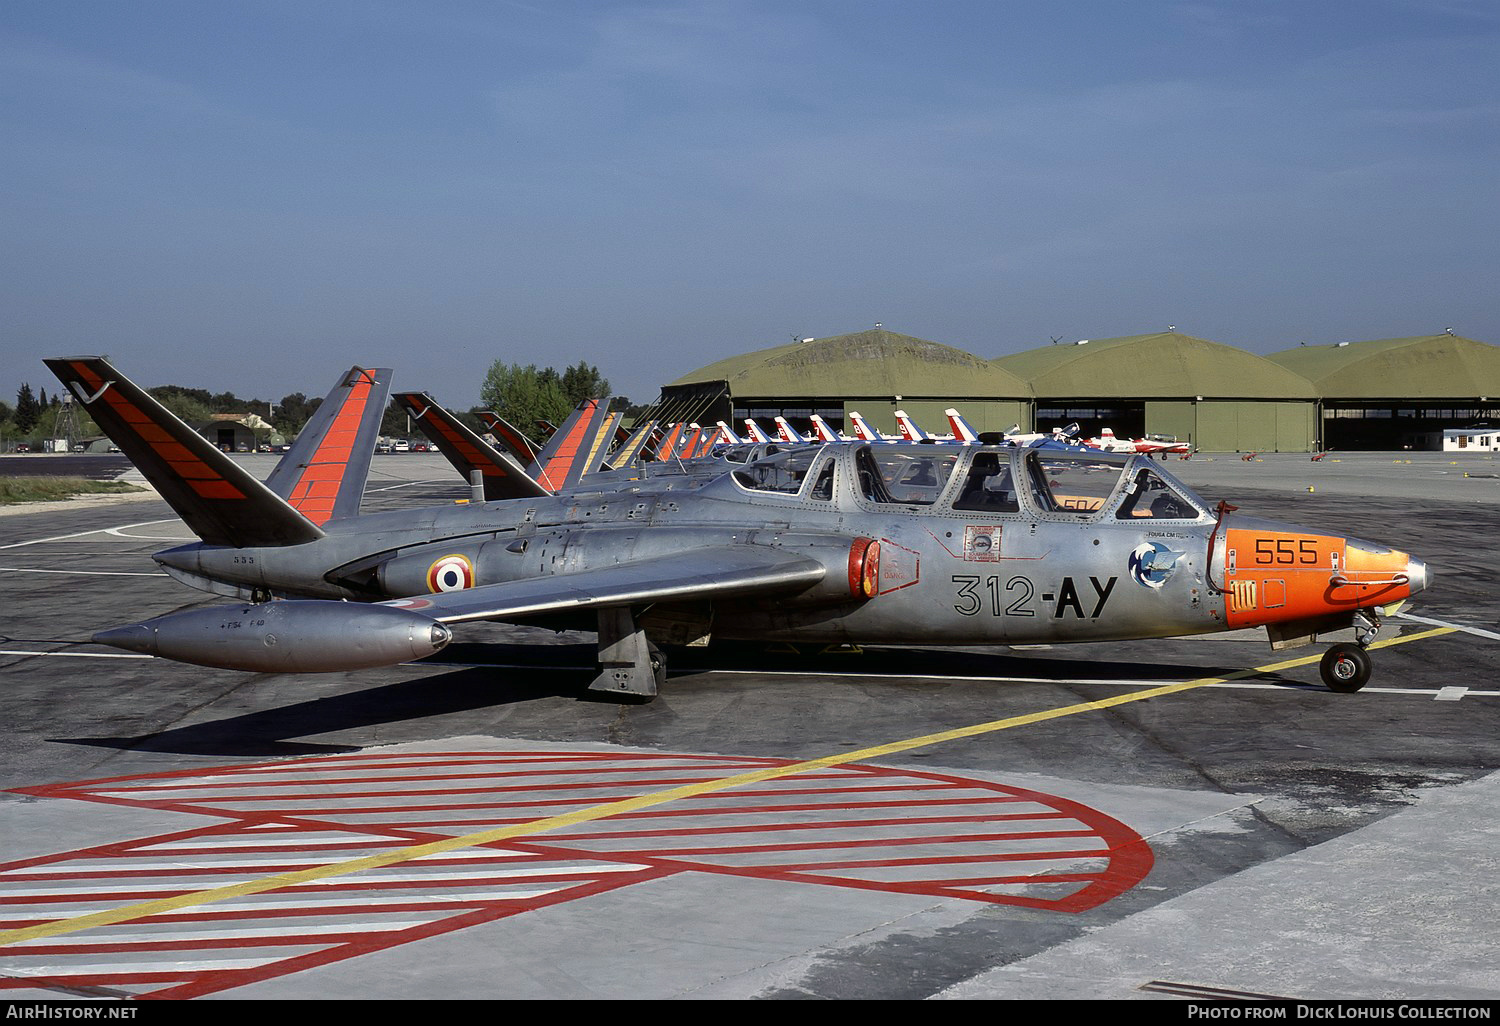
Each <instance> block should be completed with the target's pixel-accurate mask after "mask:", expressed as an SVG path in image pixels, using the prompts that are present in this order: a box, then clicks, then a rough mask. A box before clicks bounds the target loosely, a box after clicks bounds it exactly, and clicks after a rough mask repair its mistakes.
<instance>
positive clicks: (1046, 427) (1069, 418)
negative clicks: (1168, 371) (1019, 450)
mask: <svg viewBox="0 0 1500 1026" xmlns="http://www.w3.org/2000/svg"><path fill="white" fill-rule="evenodd" d="M1075 422H1076V423H1077V424H1078V433H1079V435H1080V436H1082V437H1083V438H1097V437H1098V436H1099V435H1100V434H1102V433H1103V431H1104V429H1105V428H1110V429H1112V430H1113V431H1114V433H1115V436H1116V437H1117V438H1140V437H1141V436H1142V435H1144V434H1145V433H1146V404H1145V403H1144V402H1134V401H1125V400H1120V399H1111V400H1110V401H1109V402H1107V403H1103V402H1098V401H1095V400H1089V399H1080V400H1077V401H1074V402H1066V403H1064V402H1058V401H1056V400H1050V401H1049V400H1040V401H1039V402H1038V404H1037V411H1036V429H1037V430H1038V431H1051V430H1052V429H1053V428H1059V427H1066V426H1067V425H1069V424H1072V423H1075Z"/></svg>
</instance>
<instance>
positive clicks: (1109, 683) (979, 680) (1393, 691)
mask: <svg viewBox="0 0 1500 1026" xmlns="http://www.w3.org/2000/svg"><path fill="white" fill-rule="evenodd" d="M1442 626H1445V627H1446V626H1448V625H1447V624H1443V625H1442ZM401 665H402V666H414V667H431V668H433V669H435V670H436V669H454V670H466V669H496V670H537V671H550V672H559V671H567V672H573V673H578V672H581V671H583V670H587V669H590V667H587V666H536V665H531V664H526V663H469V662H464V663H453V662H442V661H438V660H434V661H432V662H411V663H402V664H401ZM700 674H740V675H744V676H757V677H810V678H814V679H833V678H839V677H849V678H856V679H858V678H873V679H876V680H883V681H890V682H892V683H894V682H897V681H909V682H912V683H921V682H922V681H931V682H933V683H939V684H944V683H954V682H957V683H975V684H1068V685H1072V684H1077V685H1080V686H1087V687H1118V688H1159V687H1170V686H1171V685H1173V684H1180V683H1181V681H1175V680H1094V679H1088V678H1069V677H985V676H958V675H954V674H927V673H924V674H890V673H881V672H880V671H878V670H868V671H865V672H863V673H861V672H856V671H842V670H840V671H833V672H826V673H825V672H822V671H818V670H728V669H715V668H713V667H708V668H705V669H702V670H687V671H683V672H682V673H681V676H685V677H693V676H698V675H700ZM1205 686H1206V687H1209V688H1216V689H1221V690H1223V689H1230V688H1235V689H1240V690H1245V691H1254V690H1266V691H1285V690H1287V689H1288V688H1289V687H1290V688H1293V689H1300V690H1306V691H1322V690H1324V688H1323V686H1322V685H1321V684H1311V683H1308V684H1299V682H1296V681H1288V682H1287V683H1284V684H1266V683H1257V682H1255V681H1248V680H1221V681H1218V682H1216V683H1214V684H1208V685H1205ZM1359 693H1360V694H1362V695H1420V696H1423V697H1427V696H1434V695H1436V694H1437V692H1435V691H1431V690H1427V689H1425V688H1424V689H1415V688H1372V687H1364V688H1360V692H1359ZM1466 696H1467V697H1473V698H1500V691H1468V692H1466Z"/></svg>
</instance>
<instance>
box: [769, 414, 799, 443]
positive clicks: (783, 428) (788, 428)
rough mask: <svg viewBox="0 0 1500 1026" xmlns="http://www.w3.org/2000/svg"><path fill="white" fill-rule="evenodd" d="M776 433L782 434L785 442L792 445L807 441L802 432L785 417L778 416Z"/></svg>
mask: <svg viewBox="0 0 1500 1026" xmlns="http://www.w3.org/2000/svg"><path fill="white" fill-rule="evenodd" d="M776 433H777V434H778V435H779V436H781V440H782V441H783V442H786V443H788V444H790V445H796V444H799V443H802V442H806V441H807V439H806V438H805V437H804V436H803V434H802V432H800V431H798V430H797V429H796V428H794V427H792V425H791V424H790V423H788V422H787V419H786V418H785V417H777V418H776Z"/></svg>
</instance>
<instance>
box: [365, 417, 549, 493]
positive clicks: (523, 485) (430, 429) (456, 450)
mask: <svg viewBox="0 0 1500 1026" xmlns="http://www.w3.org/2000/svg"><path fill="white" fill-rule="evenodd" d="M394 398H395V400H396V402H397V403H398V404H399V405H400V406H401V408H402V409H404V410H406V411H407V412H408V413H410V414H411V416H412V419H413V420H415V421H416V422H417V427H419V428H421V429H422V433H423V434H424V435H426V436H427V437H428V438H429V439H431V440H432V442H433V443H434V444H436V445H437V447H438V451H439V452H441V453H442V454H443V455H444V456H446V457H447V458H448V462H449V463H451V464H453V466H454V467H455V468H456V469H457V470H458V472H459V473H460V474H462V475H463V476H464V480H468V479H469V474H470V473H471V472H472V471H475V470H477V471H479V472H480V474H482V475H483V478H484V497H485V499H486V500H488V501H490V502H494V501H496V500H498V499H519V498H526V497H535V496H538V495H546V494H548V492H547V489H545V488H543V487H542V486H541V485H539V484H537V483H536V481H535V480H533V479H532V478H531V477H529V476H528V475H527V473H526V471H525V470H523V469H521V465H520V464H519V463H517V462H516V461H515V460H514V459H512V458H511V457H510V456H509V455H508V454H507V453H503V452H497V451H496V450H494V449H492V448H490V447H489V446H488V445H485V444H484V439H482V438H480V437H479V436H478V435H476V434H475V433H474V432H473V431H472V430H470V429H469V426H468V425H467V424H465V423H464V422H463V421H461V420H459V419H458V418H457V417H455V416H454V415H453V414H452V413H450V412H448V411H447V410H445V409H443V407H441V406H439V405H438V404H437V403H436V402H434V401H433V399H432V397H431V396H429V395H428V394H427V393H426V392H397V393H396V395H395V397H394Z"/></svg>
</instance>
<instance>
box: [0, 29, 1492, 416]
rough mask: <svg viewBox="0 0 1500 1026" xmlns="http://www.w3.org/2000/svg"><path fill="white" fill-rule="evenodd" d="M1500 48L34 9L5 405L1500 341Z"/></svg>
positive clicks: (13, 74) (1302, 39)
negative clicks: (825, 349)
mask: <svg viewBox="0 0 1500 1026" xmlns="http://www.w3.org/2000/svg"><path fill="white" fill-rule="evenodd" d="M1497 54H1500V4H1495V3H1492V2H1479V0H1473V2H1470V0H1424V2H1398V0H1364V2H1343V0H1305V2H1304V0H1295V2H1292V0H1287V2H1283V0H1231V2H1215V0H1199V2H1168V0H1157V2H1153V0H1136V2H1125V0H1076V2H1068V0H1058V2H1051V3H1040V2H1035V0H1033V2H1028V3H1011V2H1006V0H991V2H944V0H925V2H921V3H917V2H895V0H858V2H856V0H796V2H781V0H746V2H704V3H697V2H685V3H650V2H641V3H616V2H606V0H599V2H594V3H585V2H566V0H563V2H558V0H527V2H509V3H508V2H503V0H485V2H479V0H474V2H465V0H362V2H353V0H317V2H314V3H305V2H278V0H260V2H254V3H251V2H235V0H213V2H204V0H187V2H168V0H129V2H119V0H97V2H95V0H0V140H3V141H0V182H3V185H4V188H3V189H0V239H3V245H0V290H3V299H0V398H3V399H4V400H5V401H8V402H11V401H13V400H14V396H15V392H16V389H17V388H18V387H19V386H20V383H21V382H22V381H30V382H32V384H33V386H34V387H38V386H40V387H46V388H48V390H49V392H50V391H53V390H54V389H55V387H56V383H55V382H54V381H53V380H52V379H51V377H50V375H49V374H48V373H47V371H46V369H45V368H44V367H42V366H41V364H40V362H39V361H40V359H41V358H42V357H44V356H56V355H76V354H80V353H96V352H102V353H106V354H108V355H109V356H110V357H111V358H112V359H113V360H114V361H115V362H116V364H117V365H118V366H119V367H120V368H121V369H122V370H124V371H125V372H126V373H128V374H130V375H131V376H132V377H134V378H136V379H137V380H138V381H140V382H142V383H143V384H146V385H155V384H164V383H175V384H182V385H188V386H193V387H203V388H209V389H211V390H213V391H222V390H226V389H227V390H232V391H235V392H238V393H239V394H241V395H245V396H250V395H258V396H261V397H263V398H268V399H279V398H280V397H281V396H283V395H285V394H287V393H290V392H294V391H303V392H306V393H308V394H318V395H321V394H322V393H323V392H324V391H326V390H327V388H328V387H329V385H331V384H332V381H333V379H334V378H335V377H336V375H337V374H338V372H339V371H341V370H343V369H345V368H347V367H348V366H349V365H350V364H352V363H362V364H365V365H369V366H390V367H394V368H395V370H396V381H395V383H396V387H397V388H403V389H427V390H430V391H431V392H433V394H434V395H436V396H437V397H438V398H439V399H440V400H441V401H443V402H444V403H447V404H449V405H453V406H457V407H467V406H469V405H470V404H472V403H473V402H475V401H476V399H477V392H478V382H479V380H480V378H481V377H482V376H483V374H484V372H485V370H486V369H487V368H488V367H489V365H490V363H491V362H492V361H494V360H496V359H504V360H507V361H518V362H537V363H540V364H544V365H545V364H553V365H556V366H559V367H562V366H565V365H568V364H571V363H574V362H576V361H578V360H580V359H582V360H586V361H588V362H590V363H594V364H597V365H598V366H599V368H600V369H601V370H602V371H603V372H604V373H605V375H606V376H608V377H609V378H610V379H611V380H612V381H613V383H614V385H615V386H616V390H617V391H618V392H620V393H623V394H627V395H630V396H631V397H633V398H635V399H637V400H645V399H649V398H652V397H654V395H655V393H656V390H657V388H658V386H659V385H660V384H661V383H662V382H664V381H668V380H671V379H672V378H675V377H677V376H679V375H680V374H683V373H685V372H687V371H689V370H692V369H695V368H696V367H699V366H702V365H703V364H706V363H708V362H710V361H712V360H716V359H719V358H722V357H724V356H728V355H731V354H734V353H739V352H745V351H749V350H753V349H759V348H764V347H767V346H772V345H779V344H782V343H784V342H786V341H788V340H790V339H791V338H792V337H794V336H808V335H815V336H822V335H833V334H841V333H844V332H849V331H858V330H862V329H864V328H867V327H870V326H871V325H873V324H874V323H876V322H881V323H883V324H884V325H885V326H886V327H887V328H889V329H891V330H894V331H901V332H906V333H908V334H913V335H918V336H920V337H923V338H928V339H932V340H934V341H938V342H944V343H947V344H950V345H956V346H959V347H961V348H964V349H967V350H969V351H971V352H974V353H977V354H979V355H981V356H986V357H993V356H999V355H1003V354H1006V353H1011V352H1016V351H1019V350H1022V349H1028V348H1031V347H1033V346H1036V345H1042V344H1046V343H1047V342H1048V341H1049V339H1050V338H1052V337H1054V336H1057V337H1060V338H1063V339H1069V340H1071V339H1076V338H1088V337H1094V338H1102V337H1106V336H1112V335H1125V334H1135V333H1139V332H1146V331H1155V330H1161V329H1164V328H1165V327H1166V326H1167V325H1168V324H1175V325H1176V326H1177V328H1178V329H1179V330H1181V331H1185V332H1187V333H1189V334H1193V335H1198V336H1201V337H1205V338H1211V339H1216V340H1218V341H1221V342H1226V343H1229V344H1233V345H1238V346H1242V347H1244V348H1246V349H1249V350H1251V351H1254V352H1261V353H1266V352H1273V351H1275V350H1277V349H1282V348H1286V347H1288V346H1292V345H1296V344H1298V343H1299V342H1304V341H1305V342H1313V343H1320V342H1334V341H1345V340H1358V339H1366V338H1384V337H1393V336H1404V335H1417V334H1428V333H1433V332H1438V331H1442V330H1443V329H1444V328H1448V327H1452V328H1453V329H1454V330H1455V331H1457V332H1458V333H1459V334H1461V335H1466V336H1469V337H1471V338H1478V339H1481V340H1484V341H1488V342H1494V343H1500V303H1497V298H1496V297H1497V295H1500V213H1497V210H1500V189H1497V185H1500V170H1497V169H1500V60H1497V58H1496V55H1497ZM1147 372H1149V369H1147Z"/></svg>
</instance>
